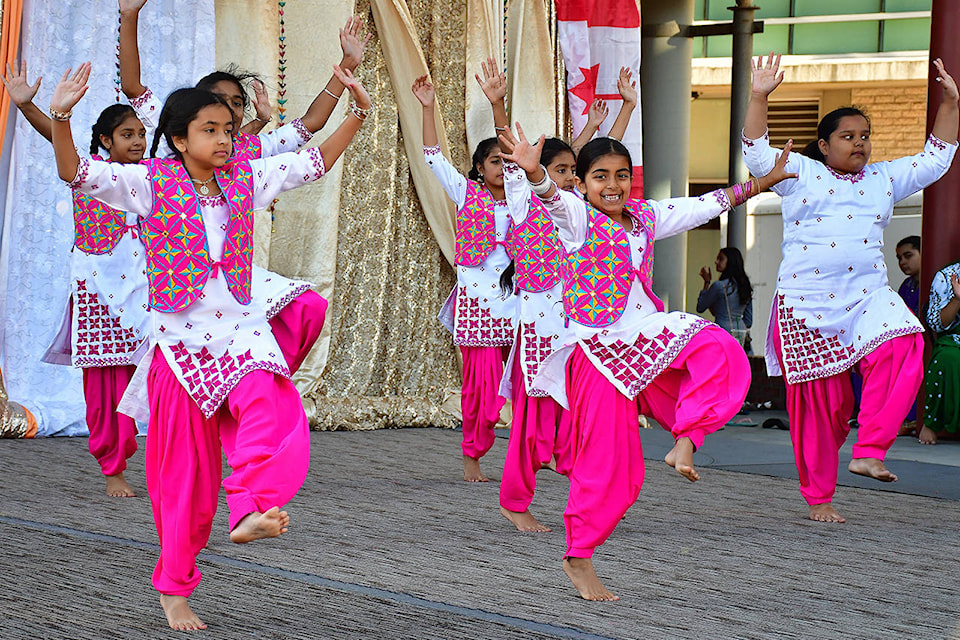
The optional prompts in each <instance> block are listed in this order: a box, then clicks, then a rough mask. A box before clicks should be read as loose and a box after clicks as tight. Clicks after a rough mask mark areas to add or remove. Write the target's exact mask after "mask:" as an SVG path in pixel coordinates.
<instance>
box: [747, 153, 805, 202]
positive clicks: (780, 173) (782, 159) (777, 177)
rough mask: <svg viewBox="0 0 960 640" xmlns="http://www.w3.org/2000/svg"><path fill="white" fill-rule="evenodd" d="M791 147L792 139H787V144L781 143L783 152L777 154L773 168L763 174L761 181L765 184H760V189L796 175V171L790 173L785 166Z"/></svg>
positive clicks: (767, 187)
mask: <svg viewBox="0 0 960 640" xmlns="http://www.w3.org/2000/svg"><path fill="white" fill-rule="evenodd" d="M791 149H793V140H788V141H787V144H785V145H783V153H781V154H780V155H779V156H777V162H776V164H774V165H773V169H771V170H770V173H768V174H767V175H765V176H763V182H765V183H766V184H761V185H760V190H761V191H763V190H765V189H769V188H770V187H772V186H773V185H775V184H777V183H779V182H782V181H784V180H789V179H790V178H796V177H797V174H796V173H790V172H788V171H787V170H786V168H785V167H786V165H787V160H788V159H789V158H790V150H791ZM754 195H755V194H754Z"/></svg>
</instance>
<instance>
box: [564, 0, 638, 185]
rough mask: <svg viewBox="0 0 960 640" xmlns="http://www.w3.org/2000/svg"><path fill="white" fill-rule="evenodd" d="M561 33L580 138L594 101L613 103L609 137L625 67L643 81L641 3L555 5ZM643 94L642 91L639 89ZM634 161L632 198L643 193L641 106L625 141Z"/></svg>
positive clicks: (570, 0)
mask: <svg viewBox="0 0 960 640" xmlns="http://www.w3.org/2000/svg"><path fill="white" fill-rule="evenodd" d="M555 2H556V6H557V34H558V37H559V39H560V50H561V51H562V52H563V62H564V64H565V65H566V67H567V102H568V104H569V105H570V118H571V120H573V134H574V137H576V136H577V135H578V134H579V133H580V132H581V131H582V130H583V127H584V126H586V124H587V112H588V110H589V108H590V104H591V103H592V102H593V100H594V99H595V98H600V99H601V100H606V101H607V102H608V103H609V109H610V112H609V115H608V116H607V119H606V120H605V121H604V122H603V124H602V125H600V131H599V134H600V135H606V134H607V132H609V130H610V127H611V126H612V125H613V122H614V120H616V118H617V113H618V112H619V111H620V105H621V103H622V100H621V98H620V93H619V92H618V91H617V77H618V75H619V73H620V68H621V67H628V68H629V69H630V70H631V71H632V72H633V77H634V79H636V80H637V82H638V85H639V78H640V8H639V7H638V6H637V0H555ZM638 93H639V86H638ZM623 144H624V145H625V146H626V147H627V149H628V150H629V151H630V156H631V158H632V160H633V165H634V166H633V189H632V190H631V194H630V195H631V196H632V197H635V198H639V197H641V196H642V194H643V166H642V165H643V128H642V126H641V120H640V105H639V103H638V104H637V108H636V109H635V110H634V112H633V116H632V117H631V119H630V124H629V125H628V126H627V131H626V133H625V134H624V136H623Z"/></svg>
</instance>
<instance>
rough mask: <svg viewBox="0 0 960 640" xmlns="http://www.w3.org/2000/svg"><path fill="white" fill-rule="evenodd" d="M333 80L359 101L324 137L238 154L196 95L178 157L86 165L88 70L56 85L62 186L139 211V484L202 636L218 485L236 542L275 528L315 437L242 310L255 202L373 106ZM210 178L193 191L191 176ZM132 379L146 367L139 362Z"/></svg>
mask: <svg viewBox="0 0 960 640" xmlns="http://www.w3.org/2000/svg"><path fill="white" fill-rule="evenodd" d="M334 72H335V73H336V74H337V77H338V78H339V79H340V81H341V82H342V83H343V84H344V85H345V86H346V87H347V89H348V90H349V91H350V94H351V95H352V96H353V98H354V100H355V102H354V104H353V105H352V107H351V110H350V113H349V114H348V115H347V118H346V120H345V121H344V122H343V123H342V124H341V125H340V126H339V127H338V128H337V130H336V131H334V132H333V134H331V135H330V137H329V138H327V139H326V140H325V141H324V142H323V143H321V144H320V146H318V147H315V148H311V149H308V150H306V151H304V152H302V153H285V154H280V155H277V156H274V157H272V158H263V159H255V160H241V159H231V152H232V144H233V126H234V118H233V114H232V113H231V111H230V109H229V108H228V107H227V105H226V104H224V102H223V100H222V99H221V98H220V97H219V96H216V95H214V94H212V93H209V92H207V91H202V90H199V89H181V90H179V91H175V92H174V93H172V94H171V95H170V97H169V98H168V99H167V101H166V104H165V105H164V107H163V111H162V112H161V114H160V119H159V124H158V134H160V135H163V136H164V138H165V139H166V141H167V144H168V145H169V146H170V148H171V149H172V150H174V151H173V152H174V157H173V158H169V159H163V160H160V159H154V160H150V161H148V162H146V163H142V164H137V165H122V164H117V163H107V162H100V161H96V160H88V159H86V158H80V157H79V156H78V155H77V151H76V149H75V147H74V145H73V137H72V134H71V131H70V124H69V119H70V114H71V109H72V108H73V106H74V105H76V103H77V102H78V101H79V100H80V98H81V97H82V96H83V94H84V93H85V92H86V90H87V79H88V77H89V74H90V64H89V63H84V64H82V65H81V66H80V67H79V69H78V70H77V71H76V72H75V73H73V74H72V75H71V74H70V72H69V70H68V71H67V73H65V74H64V75H63V77H62V78H61V80H60V83H59V84H58V85H57V88H56V89H55V91H54V93H53V97H52V99H51V105H50V115H51V117H52V118H53V120H54V121H53V123H52V133H53V147H54V152H55V154H56V159H57V169H58V172H59V174H60V177H61V178H62V179H63V180H68V181H70V185H71V186H72V187H74V188H76V189H78V190H79V191H81V192H83V193H86V194H88V195H91V196H93V197H95V198H97V199H99V200H101V201H103V202H105V203H107V204H109V205H110V206H111V207H115V208H117V209H119V210H122V211H129V212H130V213H131V214H135V215H137V216H138V217H139V219H140V224H141V233H142V239H143V243H144V246H145V248H146V262H147V279H148V283H149V303H150V307H151V316H152V332H151V342H152V343H153V344H155V345H156V348H155V349H154V350H153V351H151V352H150V353H148V354H147V355H146V356H145V357H144V359H143V360H142V361H141V362H140V365H139V367H140V368H141V369H146V370H147V375H146V378H147V380H146V384H147V391H148V399H149V405H150V423H149V431H148V434H147V446H146V473H147V490H148V493H149V494H150V501H151V503H152V506H153V513H154V520H155V522H156V525H157V533H158V535H159V537H160V558H159V560H158V561H157V565H156V568H155V570H154V574H153V584H154V587H155V588H156V589H157V590H158V591H159V592H160V593H161V596H160V602H161V605H162V607H163V610H164V613H165V614H166V616H167V620H168V622H169V624H170V626H171V627H172V628H174V629H185V630H192V629H202V628H204V627H205V625H204V624H203V622H202V621H201V620H200V619H199V618H198V617H197V616H196V614H194V613H193V611H192V610H191V609H190V606H189V605H188V603H187V597H188V596H189V595H190V594H191V593H192V592H193V590H194V588H195V587H196V586H197V584H198V583H199V582H200V577H201V576H200V572H199V570H198V569H197V566H196V557H197V554H198V553H199V552H200V550H201V549H203V547H204V546H205V545H206V543H207V539H208V538H209V534H210V529H211V525H212V521H213V515H214V512H215V511H216V507H217V494H218V492H219V486H218V484H219V482H220V480H221V453H220V448H221V446H222V447H223V450H224V452H225V453H226V458H227V462H228V464H229V465H230V468H231V469H232V472H231V474H230V475H229V476H228V477H227V478H225V479H223V486H224V488H225V490H226V494H227V505H228V507H229V509H230V518H229V524H230V539H231V541H233V542H236V543H245V542H250V541H253V540H257V539H260V538H269V537H275V536H278V535H281V534H282V533H284V532H286V531H287V528H288V526H289V524H290V518H289V516H288V515H287V513H286V512H285V511H281V510H280V508H281V507H282V506H283V505H284V504H285V503H286V502H288V501H289V500H290V499H291V498H292V497H293V496H294V495H295V494H296V492H297V490H298V489H299V488H300V486H301V485H302V484H303V481H304V479H305V477H306V474H307V468H308V465H309V450H310V437H309V427H308V424H307V419H306V415H305V414H304V411H303V407H302V405H301V403H300V395H299V393H298V392H297V390H296V388H295V387H294V386H293V383H292V382H291V381H290V379H289V376H290V372H289V368H288V367H287V363H286V362H285V360H284V358H283V355H282V353H281V351H280V349H279V347H278V345H277V341H276V339H275V338H274V336H273V333H272V332H271V330H270V326H269V324H268V323H267V318H266V314H265V312H264V310H263V309H262V308H258V307H256V306H255V305H252V304H250V301H251V292H250V288H251V265H252V254H253V237H252V235H253V223H252V222H253V221H252V218H253V210H254V209H256V208H262V207H264V206H266V205H267V204H268V203H270V202H271V201H272V200H273V199H274V198H275V197H276V196H277V195H278V194H280V193H282V192H283V191H287V190H289V189H294V188H297V187H300V186H303V185H305V184H309V183H311V182H314V181H316V180H319V179H320V178H321V177H322V176H323V175H324V173H325V172H326V170H327V168H328V167H329V166H331V165H333V163H334V162H335V161H336V160H337V158H339V157H340V155H341V154H342V153H343V151H344V149H345V148H346V147H347V145H348V144H349V143H350V141H351V140H352V139H353V136H354V135H355V134H356V132H357V131H358V130H359V128H360V125H361V124H362V123H363V120H364V118H366V115H367V113H368V112H369V110H370V107H371V105H370V98H369V96H368V95H367V92H366V91H365V90H364V89H363V87H362V86H361V85H360V84H359V83H358V82H357V81H356V80H355V79H354V78H353V76H352V74H351V73H350V71H348V70H340V69H339V68H336V67H335V71H334ZM195 184H198V185H204V186H206V188H207V189H206V190H207V192H208V193H207V194H206V195H204V196H200V195H198V194H197V191H196V189H195V188H194V185H195ZM138 374H139V371H138Z"/></svg>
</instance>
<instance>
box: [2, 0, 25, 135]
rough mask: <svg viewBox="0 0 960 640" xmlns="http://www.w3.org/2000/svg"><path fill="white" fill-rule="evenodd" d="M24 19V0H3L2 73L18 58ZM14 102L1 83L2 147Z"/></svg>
mask: <svg viewBox="0 0 960 640" xmlns="http://www.w3.org/2000/svg"><path fill="white" fill-rule="evenodd" d="M22 19H23V0H3V26H2V27H0V56H2V59H0V73H6V69H7V65H8V64H13V62H14V61H15V60H16V59H17V51H18V50H19V48H20V23H21V21H22ZM11 106H12V103H11V102H10V98H9V96H8V95H7V88H6V87H4V86H3V84H2V83H0V149H2V148H3V138H4V135H5V134H6V130H7V118H8V117H9V115H10V107H11Z"/></svg>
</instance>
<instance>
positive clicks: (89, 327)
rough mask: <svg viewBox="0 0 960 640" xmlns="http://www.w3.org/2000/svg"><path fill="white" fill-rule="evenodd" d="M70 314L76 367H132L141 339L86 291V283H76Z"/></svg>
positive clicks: (97, 297)
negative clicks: (73, 318) (74, 332)
mask: <svg viewBox="0 0 960 640" xmlns="http://www.w3.org/2000/svg"><path fill="white" fill-rule="evenodd" d="M73 312H74V313H75V314H76V316H77V335H76V344H75V345H73V348H74V355H75V358H74V364H75V365H76V366H79V367H104V366H117V365H127V364H132V362H131V359H130V358H131V356H132V355H133V354H134V353H135V352H136V351H137V349H138V348H139V347H140V343H141V342H143V338H142V337H140V336H138V335H137V332H136V330H135V329H133V328H132V327H125V326H123V325H122V324H121V320H120V318H119V317H117V316H114V315H112V314H111V313H110V307H109V306H108V305H105V304H100V296H99V295H98V294H97V293H95V292H93V291H90V290H88V289H87V281H86V280H77V281H76V292H75V293H74V295H73Z"/></svg>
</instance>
